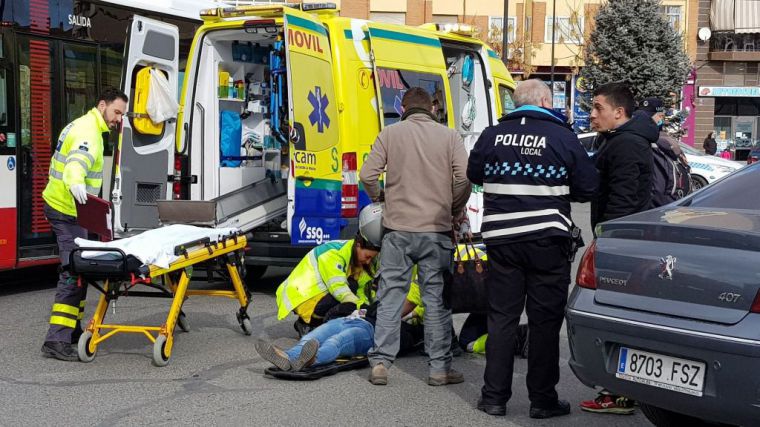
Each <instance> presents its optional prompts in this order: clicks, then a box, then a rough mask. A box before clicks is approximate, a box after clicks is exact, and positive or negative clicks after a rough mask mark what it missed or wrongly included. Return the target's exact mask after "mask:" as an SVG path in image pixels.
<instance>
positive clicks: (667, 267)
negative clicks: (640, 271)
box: [658, 255, 677, 280]
mask: <svg viewBox="0 0 760 427" xmlns="http://www.w3.org/2000/svg"><path fill="white" fill-rule="evenodd" d="M676 260H677V258H676V257H674V256H673V255H668V256H666V257H665V258H660V274H659V275H658V277H659V278H660V279H667V280H673V270H674V269H675V268H676Z"/></svg>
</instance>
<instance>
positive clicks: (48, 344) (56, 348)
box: [42, 341, 79, 362]
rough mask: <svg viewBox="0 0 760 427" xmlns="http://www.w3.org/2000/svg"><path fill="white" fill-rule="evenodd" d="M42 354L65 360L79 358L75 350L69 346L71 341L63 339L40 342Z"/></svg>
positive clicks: (72, 360)
mask: <svg viewBox="0 0 760 427" xmlns="http://www.w3.org/2000/svg"><path fill="white" fill-rule="evenodd" d="M42 355H43V356H45V357H51V358H53V359H58V360H63V361H66V362H76V361H78V360H79V356H78V355H77V352H76V350H74V349H73V348H71V343H67V342H63V341H45V343H44V344H42Z"/></svg>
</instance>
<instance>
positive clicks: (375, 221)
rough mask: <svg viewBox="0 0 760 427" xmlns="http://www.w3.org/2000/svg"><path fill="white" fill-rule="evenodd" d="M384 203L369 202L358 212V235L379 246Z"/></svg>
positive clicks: (381, 237) (376, 246) (381, 235)
mask: <svg viewBox="0 0 760 427" xmlns="http://www.w3.org/2000/svg"><path fill="white" fill-rule="evenodd" d="M384 208H385V203H380V202H375V203H372V204H369V205H367V206H365V207H364V209H362V211H361V212H360V213H359V235H360V236H361V237H362V239H364V241H365V242H366V243H368V244H369V245H370V246H373V247H375V248H380V244H381V243H382V242H383V209H384Z"/></svg>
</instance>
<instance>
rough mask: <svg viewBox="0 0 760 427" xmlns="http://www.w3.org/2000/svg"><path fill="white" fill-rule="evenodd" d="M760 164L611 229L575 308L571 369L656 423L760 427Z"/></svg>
mask: <svg viewBox="0 0 760 427" xmlns="http://www.w3.org/2000/svg"><path fill="white" fill-rule="evenodd" d="M758 186H760V164H757V165H751V166H747V167H746V168H743V169H741V170H739V171H737V172H736V173H734V174H731V175H728V176H726V177H724V178H723V179H721V180H718V181H717V182H715V183H714V184H712V185H710V186H708V187H706V188H704V189H703V190H701V191H699V192H695V193H692V194H690V195H689V196H687V197H685V198H683V199H681V200H679V201H677V202H675V203H672V204H669V205H666V206H662V207H660V208H657V209H653V210H650V211H646V212H641V213H638V214H635V215H631V216H628V217H624V218H619V219H616V220H612V221H608V222H605V223H602V224H600V225H599V226H598V227H597V230H596V235H597V236H598V237H597V238H595V239H594V241H593V242H592V243H591V244H590V245H589V248H588V249H587V250H586V252H585V253H584V255H583V258H582V259H581V263H580V266H579V269H578V274H577V278H576V284H577V286H575V287H574V289H573V291H572V293H571V295H570V298H569V302H568V307H567V312H566V317H567V335H568V339H569V342H570V354H571V358H570V362H569V363H570V367H571V368H572V370H573V372H574V373H575V375H576V376H577V377H578V378H579V379H580V380H581V381H582V382H583V383H584V384H586V385H588V386H590V387H604V388H606V389H608V390H610V391H611V392H612V393H615V394H620V395H623V396H626V397H629V398H631V399H635V400H636V401H639V402H640V406H641V409H642V412H643V413H644V414H645V415H646V416H647V418H648V419H649V420H650V421H652V422H653V423H655V424H656V425H658V426H695V425H701V424H703V423H705V422H720V423H729V424H736V425H745V426H757V425H758V422H759V421H760V375H758V374H757V373H758V372H760V333H759V332H758V331H760V270H759V269H758V266H760V198H758V197H748V196H747V194H748V191H753V190H752V189H754V188H757V187H758Z"/></svg>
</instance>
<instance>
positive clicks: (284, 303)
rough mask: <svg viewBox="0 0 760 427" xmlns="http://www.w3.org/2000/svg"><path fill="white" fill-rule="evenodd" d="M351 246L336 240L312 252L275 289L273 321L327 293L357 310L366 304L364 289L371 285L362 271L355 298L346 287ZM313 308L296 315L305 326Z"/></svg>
mask: <svg viewBox="0 0 760 427" xmlns="http://www.w3.org/2000/svg"><path fill="white" fill-rule="evenodd" d="M353 246H354V241H353V240H339V241H333V242H327V243H323V244H321V245H319V246H317V247H316V248H314V249H312V250H311V251H310V252H309V253H308V254H307V255H306V256H305V257H304V258H303V259H302V260H301V262H299V263H298V265H297V266H296V267H295V268H294V269H293V271H292V272H291V273H290V275H289V276H288V278H287V279H285V281H284V282H282V283H281V284H280V286H279V287H278V288H277V319H278V320H282V319H284V318H285V317H286V316H287V315H288V313H290V312H291V311H293V310H294V309H296V307H298V306H299V305H301V304H303V303H305V302H307V301H310V300H311V301H313V302H314V304H313V305H316V302H318V300H319V299H321V297H323V296H325V295H327V294H328V293H329V294H330V295H332V296H333V297H334V298H335V299H336V300H338V302H341V303H344V302H353V303H356V305H357V306H359V305H361V304H363V303H366V302H367V301H366V297H365V288H366V287H368V286H370V285H371V283H372V276H370V275H369V274H367V272H365V271H363V270H362V272H361V273H360V275H359V279H358V280H357V282H358V283H359V289H358V291H357V293H356V294H354V293H353V292H351V289H350V288H349V286H348V274H349V272H350V269H351V252H352V250H353ZM357 294H358V296H357ZM313 308H314V307H312V309H311V310H310V311H309V312H308V313H299V315H301V317H307V318H305V319H304V320H305V321H307V322H309V320H310V319H309V318H310V317H311V311H313Z"/></svg>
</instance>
